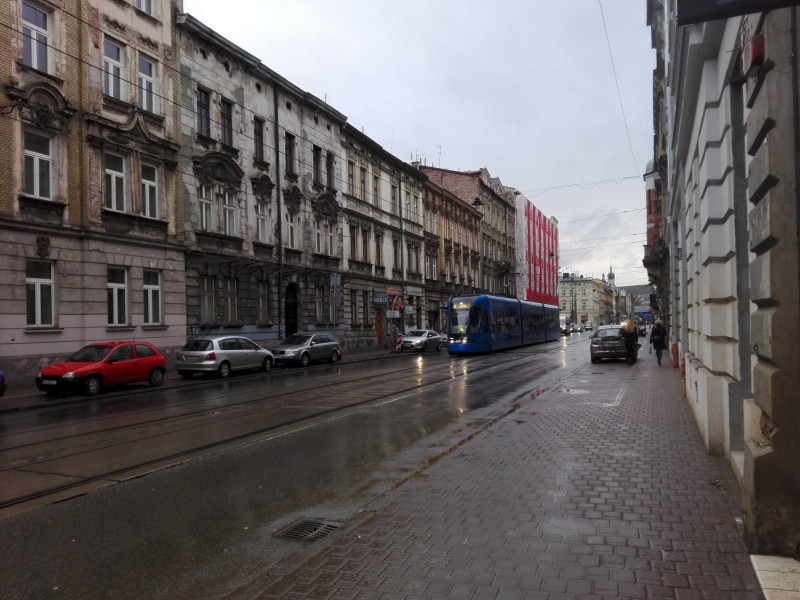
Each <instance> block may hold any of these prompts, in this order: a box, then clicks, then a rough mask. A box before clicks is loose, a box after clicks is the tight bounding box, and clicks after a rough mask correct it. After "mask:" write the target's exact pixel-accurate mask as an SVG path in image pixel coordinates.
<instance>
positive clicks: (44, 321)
mask: <svg viewBox="0 0 800 600" xmlns="http://www.w3.org/2000/svg"><path fill="white" fill-rule="evenodd" d="M25 284H26V287H27V290H26V297H25V302H26V306H27V313H28V317H27V324H28V327H53V326H54V325H55V294H54V293H53V291H54V289H55V284H54V281H53V264H52V263H49V262H42V261H38V260H29V261H28V262H27V263H26V264H25Z"/></svg>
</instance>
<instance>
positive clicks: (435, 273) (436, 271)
mask: <svg viewBox="0 0 800 600" xmlns="http://www.w3.org/2000/svg"><path fill="white" fill-rule="evenodd" d="M431 271H432V276H431V279H433V280H436V281H438V279H439V259H438V258H436V257H435V256H434V257H433V261H432V262H431Z"/></svg>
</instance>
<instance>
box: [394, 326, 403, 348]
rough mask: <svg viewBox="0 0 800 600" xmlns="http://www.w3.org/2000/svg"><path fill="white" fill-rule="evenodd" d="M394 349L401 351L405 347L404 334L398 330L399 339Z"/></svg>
mask: <svg viewBox="0 0 800 600" xmlns="http://www.w3.org/2000/svg"><path fill="white" fill-rule="evenodd" d="M394 349H395V350H397V351H400V350H402V349H403V334H402V333H400V332H399V331H398V332H397V341H396V342H395V344H394Z"/></svg>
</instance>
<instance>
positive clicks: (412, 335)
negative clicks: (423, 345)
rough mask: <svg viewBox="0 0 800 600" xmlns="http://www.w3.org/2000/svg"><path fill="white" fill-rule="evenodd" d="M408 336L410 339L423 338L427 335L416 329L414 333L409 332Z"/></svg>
mask: <svg viewBox="0 0 800 600" xmlns="http://www.w3.org/2000/svg"><path fill="white" fill-rule="evenodd" d="M406 335H407V336H408V337H422V336H423V335H425V332H424V331H422V330H421V329H415V330H414V331H409V332H408V333H407V334H406Z"/></svg>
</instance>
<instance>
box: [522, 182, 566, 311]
mask: <svg viewBox="0 0 800 600" xmlns="http://www.w3.org/2000/svg"><path fill="white" fill-rule="evenodd" d="M513 193H514V194H515V197H516V209H517V222H516V245H517V272H518V278H517V282H518V290H517V297H518V298H520V300H530V301H531V302H543V303H545V304H552V305H553V306H558V258H559V255H558V221H557V220H556V219H555V217H551V218H547V217H546V216H545V215H544V213H542V211H540V210H539V209H538V208H536V206H534V204H533V202H531V201H530V200H529V199H528V198H526V197H525V196H524V195H523V194H522V193H520V192H517V191H516V190H513Z"/></svg>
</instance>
